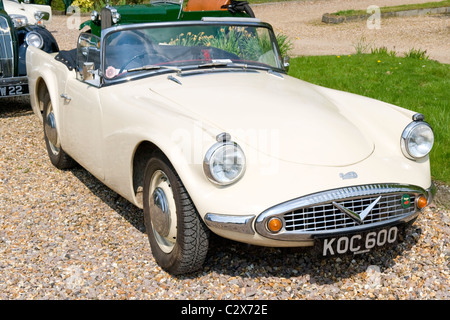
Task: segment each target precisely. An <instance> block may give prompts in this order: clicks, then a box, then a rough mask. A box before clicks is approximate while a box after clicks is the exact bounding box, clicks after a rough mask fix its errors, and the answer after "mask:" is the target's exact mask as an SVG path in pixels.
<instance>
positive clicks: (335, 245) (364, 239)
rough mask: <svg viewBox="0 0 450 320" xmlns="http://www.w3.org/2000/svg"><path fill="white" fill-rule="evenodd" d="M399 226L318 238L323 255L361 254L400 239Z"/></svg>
mask: <svg viewBox="0 0 450 320" xmlns="http://www.w3.org/2000/svg"><path fill="white" fill-rule="evenodd" d="M398 237H399V228H398V227H397V226H393V227H389V228H386V229H380V230H372V231H368V232H364V233H356V234H349V235H342V236H336V237H329V238H318V239H317V240H318V242H319V248H320V251H321V255H322V256H324V257H331V256H335V255H341V254H346V253H353V254H360V253H365V252H369V251H370V250H372V249H374V248H378V247H383V246H385V245H389V244H393V243H395V242H396V241H397V240H398Z"/></svg>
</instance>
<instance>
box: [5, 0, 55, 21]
mask: <svg viewBox="0 0 450 320" xmlns="http://www.w3.org/2000/svg"><path fill="white" fill-rule="evenodd" d="M3 6H4V7H5V11H6V12H7V13H8V15H9V16H10V17H11V18H12V19H13V18H14V23H15V24H16V27H22V26H26V25H30V24H39V25H44V24H48V23H50V22H51V21H52V8H51V7H50V6H47V5H43V4H33V3H27V2H19V1H18V0H5V1H3Z"/></svg>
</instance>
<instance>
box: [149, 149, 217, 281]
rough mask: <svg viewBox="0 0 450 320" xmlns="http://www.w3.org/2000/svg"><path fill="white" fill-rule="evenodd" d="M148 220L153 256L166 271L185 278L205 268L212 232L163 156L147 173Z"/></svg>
mask: <svg viewBox="0 0 450 320" xmlns="http://www.w3.org/2000/svg"><path fill="white" fill-rule="evenodd" d="M144 220H145V228H146V231H147V236H148V239H149V242H150V247H151V249H152V254H153V256H154V257H155V260H156V262H157V263H158V264H159V265H160V266H161V267H162V268H163V269H164V270H166V271H167V272H169V273H171V274H183V273H189V272H193V271H195V270H197V269H199V268H200V267H201V266H202V265H203V262H204V261H205V258H206V254H207V252H208V245H209V230H208V228H207V227H206V226H205V224H204V223H203V221H202V220H201V218H200V216H199V214H198V212H197V210H196V208H195V206H194V204H193V202H192V200H191V198H190V197H189V194H188V193H187V191H186V190H185V188H184V186H183V184H182V182H181V180H180V178H179V177H178V175H177V173H176V172H175V170H174V169H173V167H172V166H171V164H170V163H169V161H168V160H167V159H166V158H165V157H164V156H162V155H159V156H156V157H153V158H151V159H150V160H149V161H148V163H147V166H146V169H145V176H144Z"/></svg>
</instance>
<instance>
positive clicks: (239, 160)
mask: <svg viewBox="0 0 450 320" xmlns="http://www.w3.org/2000/svg"><path fill="white" fill-rule="evenodd" d="M203 170H204V171H205V174H206V176H207V177H208V179H209V180H211V181H212V182H214V183H217V184H219V185H228V184H231V183H233V182H235V181H237V180H239V179H240V178H241V177H242V175H243V174H244V171H245V155H244V152H243V151H242V149H241V148H240V147H239V145H238V144H237V143H235V142H232V141H223V142H218V143H216V144H214V145H213V146H212V147H211V148H210V149H209V150H208V152H207V153H206V155H205V159H204V161H203Z"/></svg>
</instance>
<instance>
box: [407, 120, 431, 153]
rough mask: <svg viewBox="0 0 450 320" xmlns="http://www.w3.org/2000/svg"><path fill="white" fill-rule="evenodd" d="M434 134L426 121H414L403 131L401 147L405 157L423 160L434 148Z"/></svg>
mask: <svg viewBox="0 0 450 320" xmlns="http://www.w3.org/2000/svg"><path fill="white" fill-rule="evenodd" d="M433 143H434V134H433V129H431V127H430V125H429V124H428V123H426V122H424V121H414V122H411V123H410V124H409V125H407V126H406V128H405V130H403V134H402V140H401V147H402V151H403V154H404V155H405V157H407V158H409V159H421V158H423V157H425V156H426V155H427V154H429V153H430V151H431V148H433Z"/></svg>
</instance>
